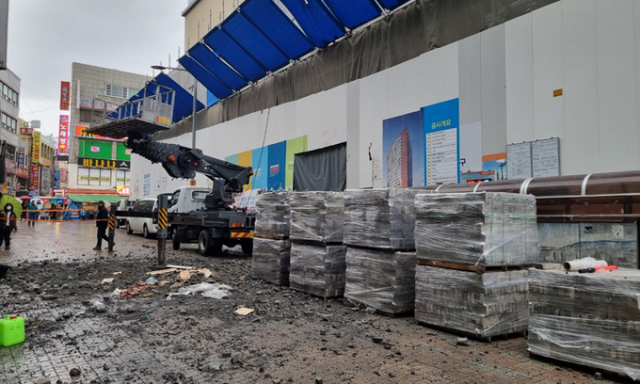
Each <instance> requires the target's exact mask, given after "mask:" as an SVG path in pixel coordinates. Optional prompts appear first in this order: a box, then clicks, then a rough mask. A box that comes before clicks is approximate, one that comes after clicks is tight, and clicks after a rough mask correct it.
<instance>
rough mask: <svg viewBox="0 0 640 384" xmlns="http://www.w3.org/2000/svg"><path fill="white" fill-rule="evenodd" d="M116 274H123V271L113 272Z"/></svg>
mask: <svg viewBox="0 0 640 384" xmlns="http://www.w3.org/2000/svg"><path fill="white" fill-rule="evenodd" d="M113 274H114V275H121V274H122V271H118V272H113Z"/></svg>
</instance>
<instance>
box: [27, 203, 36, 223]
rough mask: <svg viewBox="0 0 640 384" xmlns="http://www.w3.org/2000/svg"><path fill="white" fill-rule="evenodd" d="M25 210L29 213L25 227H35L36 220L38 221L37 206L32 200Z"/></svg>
mask: <svg viewBox="0 0 640 384" xmlns="http://www.w3.org/2000/svg"><path fill="white" fill-rule="evenodd" d="M27 210H28V211H29V222H28V223H27V226H29V227H31V226H33V227H35V225H36V220H38V206H37V205H36V203H34V202H33V200H31V201H30V202H29V205H28V206H27Z"/></svg>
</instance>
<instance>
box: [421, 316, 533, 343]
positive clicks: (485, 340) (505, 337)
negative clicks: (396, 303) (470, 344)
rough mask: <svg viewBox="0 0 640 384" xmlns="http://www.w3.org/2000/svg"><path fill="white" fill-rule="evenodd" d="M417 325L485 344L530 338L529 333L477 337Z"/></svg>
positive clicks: (467, 333) (445, 329)
mask: <svg viewBox="0 0 640 384" xmlns="http://www.w3.org/2000/svg"><path fill="white" fill-rule="evenodd" d="M416 323H418V324H419V325H421V326H423V327H426V328H430V329H433V330H435V331H440V332H444V333H448V334H450V335H455V336H460V337H466V338H468V339H471V340H475V341H480V342H483V343H491V342H493V341H496V340H509V339H515V338H519V337H522V338H524V339H526V338H527V337H528V336H529V331H520V332H510V333H505V334H501V335H493V336H480V335H477V334H474V333H470V332H464V331H460V330H457V329H451V328H447V327H441V326H438V325H433V324H429V323H425V322H424V321H419V320H416Z"/></svg>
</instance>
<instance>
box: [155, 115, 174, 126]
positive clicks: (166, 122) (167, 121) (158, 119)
mask: <svg viewBox="0 0 640 384" xmlns="http://www.w3.org/2000/svg"><path fill="white" fill-rule="evenodd" d="M156 123H159V124H164V125H171V120H170V119H169V118H167V117H164V116H156Z"/></svg>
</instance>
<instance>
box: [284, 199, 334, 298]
mask: <svg viewBox="0 0 640 384" xmlns="http://www.w3.org/2000/svg"><path fill="white" fill-rule="evenodd" d="M290 204H291V232H290V240H291V266H290V272H289V283H290V286H291V288H293V289H295V290H298V291H302V292H306V293H309V294H311V295H314V296H319V297H325V298H328V297H342V295H343V294H344V285H345V269H346V261H345V257H346V253H347V247H346V246H345V245H343V244H342V239H343V234H344V217H343V216H344V195H343V193H342V192H324V191H315V192H294V193H292V194H291V200H290Z"/></svg>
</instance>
